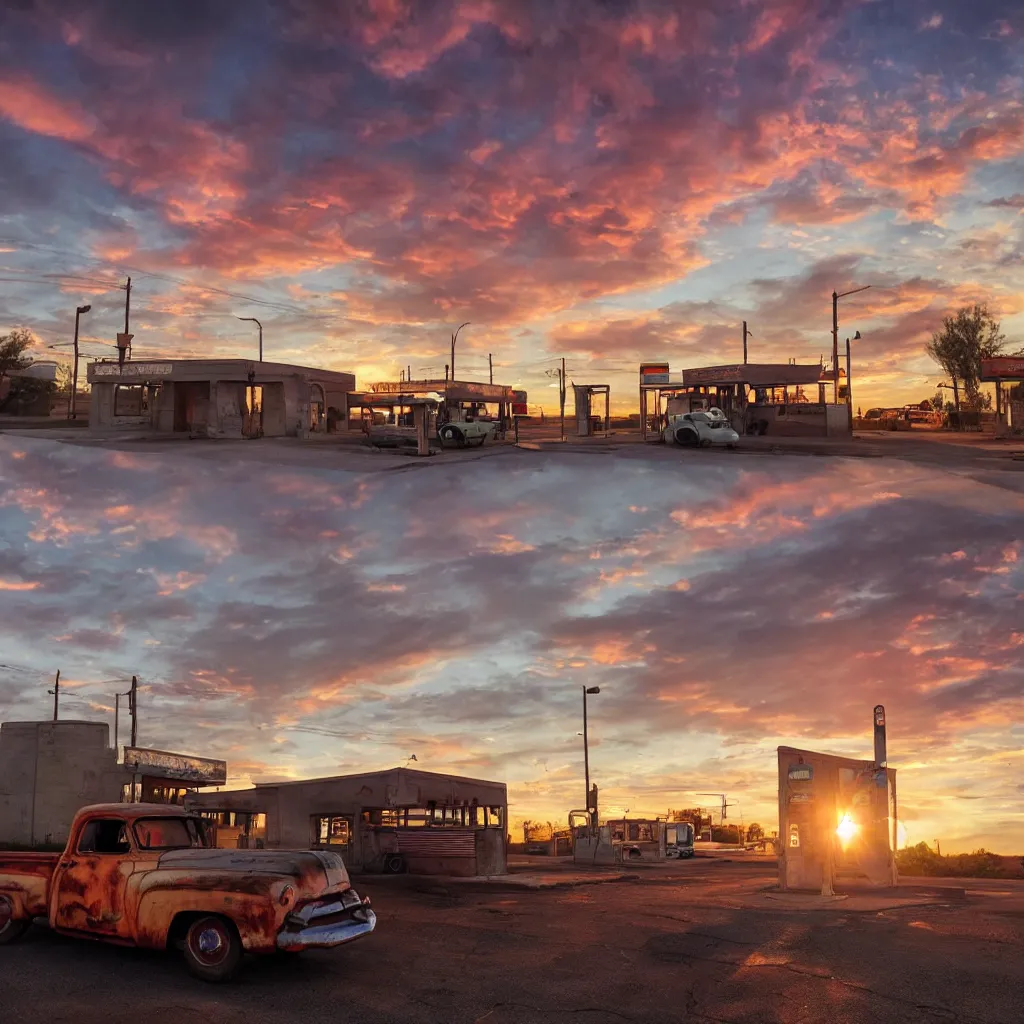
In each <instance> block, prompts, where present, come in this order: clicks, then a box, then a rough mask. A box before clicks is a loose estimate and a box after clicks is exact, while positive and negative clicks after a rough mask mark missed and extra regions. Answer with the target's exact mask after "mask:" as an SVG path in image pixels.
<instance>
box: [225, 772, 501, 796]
mask: <svg viewBox="0 0 1024 1024" xmlns="http://www.w3.org/2000/svg"><path fill="white" fill-rule="evenodd" d="M395 772H399V773H400V774H402V775H415V776H422V777H424V778H427V779H446V780H448V781H451V782H477V783H479V784H480V785H481V786H503V787H504V786H505V783H504V782H494V781H492V780H490V779H471V778H469V777H468V776H466V775H448V774H446V773H444V772H425V771H421V770H420V769H419V768H403V767H401V766H396V767H394V768H382V769H381V770H380V771H376V772H355V773H354V774H352V775H323V776H321V777H319V778H316V779H290V780H289V781H287V782H257V783H254V788H256V789H270V788H271V787H275V786H305V785H308V784H309V783H311V782H341V781H348V780H349V779H375V778H380V777H381V776H383V775H392V774H393V773H395ZM236 792H239V791H237V790H236Z"/></svg>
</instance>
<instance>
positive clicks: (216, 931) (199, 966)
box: [185, 915, 242, 981]
mask: <svg viewBox="0 0 1024 1024" xmlns="http://www.w3.org/2000/svg"><path fill="white" fill-rule="evenodd" d="M241 959H242V940H241V939H240V938H239V937H238V931H237V930H236V928H235V926H234V925H233V924H232V923H231V922H230V921H228V920H226V919H225V918H223V917H214V916H213V915H208V916H206V917H197V918H196V919H195V920H194V921H193V922H192V924H191V925H189V929H188V931H187V932H186V933H185V963H186V964H188V969H189V970H190V971H191V972H192V973H193V974H194V975H195V976H196V977H197V978H202V979H203V981H227V980H228V979H229V978H230V977H231V976H232V975H233V974H234V973H235V971H236V970H238V965H239V963H240V962H241Z"/></svg>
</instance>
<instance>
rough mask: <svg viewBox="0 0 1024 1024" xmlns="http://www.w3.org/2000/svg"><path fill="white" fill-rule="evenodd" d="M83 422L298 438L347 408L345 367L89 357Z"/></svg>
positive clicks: (349, 382)
mask: <svg viewBox="0 0 1024 1024" xmlns="http://www.w3.org/2000/svg"><path fill="white" fill-rule="evenodd" d="M86 376H87V379H88V381H89V384H90V385H91V386H92V400H91V402H90V405H89V427H90V429H93V430H107V429H119V430H145V431H149V430H152V431H157V432H160V433H184V434H188V435H190V436H199V437H223V438H230V437H260V436H266V437H285V436H288V437H303V436H305V435H307V434H315V433H318V432H324V431H326V430H327V429H328V420H329V419H331V420H334V419H336V418H341V416H342V415H343V414H346V415H347V409H348V401H347V396H348V394H349V392H351V391H354V390H355V385H356V379H355V376H354V375H353V374H351V373H340V372H336V371H334V370H321V369H316V368H314V367H310V366H294V365H291V364H289V363H268V362H262V361H257V360H251V359H167V360H149V361H138V360H126V361H124V362H123V364H122V363H119V361H118V360H116V359H111V360H101V361H99V362H94V363H90V364H89V365H88V367H87V370H86Z"/></svg>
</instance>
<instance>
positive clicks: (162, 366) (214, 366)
mask: <svg viewBox="0 0 1024 1024" xmlns="http://www.w3.org/2000/svg"><path fill="white" fill-rule="evenodd" d="M250 373H252V374H254V377H255V379H256V380H260V379H263V378H267V377H299V376H301V377H311V378H313V379H315V380H322V381H329V382H334V383H337V384H340V385H342V386H343V387H346V388H348V387H350V386H351V385H352V384H353V383H354V381H355V374H354V373H349V372H348V371H344V370H324V369H321V368H319V367H316V366H300V365H298V364H295V363H271V362H267V361H266V360H264V361H263V362H260V361H259V360H258V359H237V358H225V359H212V358H211V359H177V358H174V357H168V358H163V357H159V356H154V357H152V358H146V359H127V360H125V363H124V366H119V365H118V362H117V360H116V359H97V360H94V361H92V362H90V363H89V364H88V365H87V366H86V379H87V380H88V381H89V382H90V383H97V384H104V383H107V382H110V383H121V382H132V381H143V380H175V379H181V380H210V379H219V380H231V379H234V380H248V378H249V374H250Z"/></svg>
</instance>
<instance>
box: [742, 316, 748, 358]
mask: <svg viewBox="0 0 1024 1024" xmlns="http://www.w3.org/2000/svg"><path fill="white" fill-rule="evenodd" d="M746 361H747V321H746V320H744V321H743V362H744V364H745V363H746Z"/></svg>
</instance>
